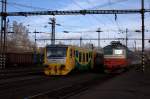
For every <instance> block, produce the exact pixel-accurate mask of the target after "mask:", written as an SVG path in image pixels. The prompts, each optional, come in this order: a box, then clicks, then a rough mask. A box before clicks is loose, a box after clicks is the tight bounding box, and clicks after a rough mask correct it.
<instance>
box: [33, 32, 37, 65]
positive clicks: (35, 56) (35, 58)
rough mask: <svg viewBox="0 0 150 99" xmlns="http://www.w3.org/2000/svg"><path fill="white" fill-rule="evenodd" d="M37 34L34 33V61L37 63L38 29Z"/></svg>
mask: <svg viewBox="0 0 150 99" xmlns="http://www.w3.org/2000/svg"><path fill="white" fill-rule="evenodd" d="M34 33H35V35H34V39H35V43H34V63H35V64H36V63H37V55H36V54H37V53H36V49H37V48H36V33H37V31H36V30H35V32H34Z"/></svg>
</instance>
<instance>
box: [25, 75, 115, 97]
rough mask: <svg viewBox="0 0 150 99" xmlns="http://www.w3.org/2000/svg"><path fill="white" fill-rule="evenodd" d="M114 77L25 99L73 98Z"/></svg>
mask: <svg viewBox="0 0 150 99" xmlns="http://www.w3.org/2000/svg"><path fill="white" fill-rule="evenodd" d="M114 76H115V74H114V75H103V77H97V78H94V79H91V80H89V81H84V82H80V83H75V84H70V85H67V86H64V87H61V88H57V89H54V90H50V91H47V92H42V93H39V94H36V95H32V96H29V97H25V99H67V98H69V97H71V96H74V95H77V94H79V93H82V92H84V91H86V90H88V89H89V88H91V87H92V86H96V85H97V84H100V83H101V84H102V83H103V82H105V81H107V80H109V79H111V78H112V77H114Z"/></svg>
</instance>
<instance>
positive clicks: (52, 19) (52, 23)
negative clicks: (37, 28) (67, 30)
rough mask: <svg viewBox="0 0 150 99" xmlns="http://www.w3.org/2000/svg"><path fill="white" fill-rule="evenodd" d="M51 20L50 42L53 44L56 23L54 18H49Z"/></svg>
mask: <svg viewBox="0 0 150 99" xmlns="http://www.w3.org/2000/svg"><path fill="white" fill-rule="evenodd" d="M50 20H51V22H49V24H51V25H52V34H51V44H52V45H55V25H56V19H55V18H54V17H53V18H50Z"/></svg>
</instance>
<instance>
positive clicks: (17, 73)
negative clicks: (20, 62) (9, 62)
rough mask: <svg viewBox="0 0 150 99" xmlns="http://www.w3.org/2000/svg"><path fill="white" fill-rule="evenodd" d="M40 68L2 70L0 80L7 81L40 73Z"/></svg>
mask: <svg viewBox="0 0 150 99" xmlns="http://www.w3.org/2000/svg"><path fill="white" fill-rule="evenodd" d="M42 72H43V70H42V68H20V69H3V70H0V79H9V78H13V77H21V76H27V75H34V74H40V73H42Z"/></svg>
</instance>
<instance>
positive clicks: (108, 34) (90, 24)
mask: <svg viewBox="0 0 150 99" xmlns="http://www.w3.org/2000/svg"><path fill="white" fill-rule="evenodd" d="M7 1H8V5H7V11H8V12H20V11H24V12H27V11H47V10H83V9H91V10H92V9H93V10H95V9H96V10H101V9H106V10H108V9H111V10H112V9H140V8H141V5H140V3H141V0H7ZM145 8H147V9H149V8H150V0H145ZM52 17H55V18H56V23H57V24H60V25H61V26H57V25H56V38H77V39H79V38H81V37H82V38H98V33H97V32H95V31H96V30H97V29H98V28H100V29H101V30H102V31H103V32H101V33H100V38H116V39H117V38H125V35H126V34H125V32H120V31H119V30H122V31H125V29H126V28H128V30H129V32H128V37H129V39H130V38H141V33H136V32H133V31H135V30H140V29H141V15H140V14H126V15H117V19H116V20H115V15H110V14H109V15H68V16H67V15H66V16H62V15H61V16H49V15H48V16H28V17H8V18H9V20H10V24H12V22H13V21H17V22H22V23H23V24H24V25H25V26H27V28H28V29H29V31H31V32H33V31H35V30H36V31H40V32H44V33H45V34H44V33H43V34H38V36H37V39H38V38H44V39H45V38H48V39H50V37H51V34H50V33H51V26H50V24H48V22H50V18H52ZM145 28H146V29H147V30H150V13H146V14H145ZM63 31H69V33H64V32H63ZM30 36H31V39H32V40H34V38H33V37H34V35H30ZM145 37H146V38H150V33H149V32H146V33H145ZM58 42H63V43H66V44H75V45H79V43H80V42H79V41H73V40H70V41H56V43H58ZM121 42H122V43H123V44H125V41H124V40H121ZM147 42H148V41H145V44H146V45H145V46H146V48H150V44H149V43H147ZM49 43H50V41H38V44H39V46H41V45H44V44H49ZM82 43H93V44H94V45H95V46H97V45H98V41H91V40H89V41H83V42H82ZM109 43H110V41H108V40H105V41H104V40H101V41H100V44H101V47H104V46H106V45H108V44H109ZM135 43H136V47H137V48H140V47H141V41H134V40H129V41H128V46H129V47H130V48H133V47H135Z"/></svg>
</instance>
